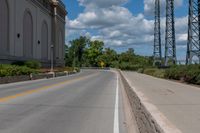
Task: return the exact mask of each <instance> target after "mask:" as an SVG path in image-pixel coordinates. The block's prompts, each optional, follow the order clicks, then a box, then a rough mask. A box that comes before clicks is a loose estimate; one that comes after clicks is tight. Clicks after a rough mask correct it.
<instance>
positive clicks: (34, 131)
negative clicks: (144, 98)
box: [0, 70, 126, 133]
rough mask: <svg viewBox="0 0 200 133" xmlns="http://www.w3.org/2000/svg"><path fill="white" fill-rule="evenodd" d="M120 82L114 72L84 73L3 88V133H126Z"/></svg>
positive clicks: (0, 132) (0, 118) (0, 113)
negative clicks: (119, 88) (118, 89)
mask: <svg viewBox="0 0 200 133" xmlns="http://www.w3.org/2000/svg"><path fill="white" fill-rule="evenodd" d="M117 83H118V81H117V74H116V73H114V72H111V71H100V70H99V71H98V70H83V71H82V72H81V73H80V74H76V75H73V76H69V77H61V78H56V79H45V80H37V81H28V82H21V83H13V84H7V85H0V133H126V129H125V125H124V124H123V122H124V115H123V109H122V98H121V93H120V91H118V92H119V94H118V95H116V94H117V87H118V85H117ZM116 99H118V100H117V101H116ZM116 106H117V108H116Z"/></svg>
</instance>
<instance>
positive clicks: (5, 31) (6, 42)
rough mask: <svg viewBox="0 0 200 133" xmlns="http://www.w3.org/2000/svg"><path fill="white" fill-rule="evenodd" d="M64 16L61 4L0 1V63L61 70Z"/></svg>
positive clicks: (46, 0) (49, 0) (53, 1)
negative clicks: (29, 62)
mask: <svg viewBox="0 0 200 133" xmlns="http://www.w3.org/2000/svg"><path fill="white" fill-rule="evenodd" d="M66 15H67V12H66V9H65V5H64V4H63V3H62V1H61V0H0V63H12V62H16V61H27V60H38V61H40V62H41V63H42V64H43V65H44V66H48V65H50V62H51V58H52V57H53V59H54V64H55V65H57V66H63V65H64V45H65V44H64V42H65V17H66Z"/></svg>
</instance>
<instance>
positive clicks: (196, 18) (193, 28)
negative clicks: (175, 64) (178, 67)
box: [186, 0, 200, 64]
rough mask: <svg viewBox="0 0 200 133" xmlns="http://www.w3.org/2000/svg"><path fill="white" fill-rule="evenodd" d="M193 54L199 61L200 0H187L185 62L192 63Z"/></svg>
mask: <svg viewBox="0 0 200 133" xmlns="http://www.w3.org/2000/svg"><path fill="white" fill-rule="evenodd" d="M194 56H196V57H198V58H199V63H200V0H189V17H188V42H187V56H186V64H192V61H193V57H194Z"/></svg>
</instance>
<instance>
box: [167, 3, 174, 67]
mask: <svg viewBox="0 0 200 133" xmlns="http://www.w3.org/2000/svg"><path fill="white" fill-rule="evenodd" d="M169 61H172V63H173V64H176V41H175V27H174V0H166V33H165V66H168V65H169Z"/></svg>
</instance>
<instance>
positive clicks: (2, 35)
mask: <svg viewBox="0 0 200 133" xmlns="http://www.w3.org/2000/svg"><path fill="white" fill-rule="evenodd" d="M8 51H9V9H8V3H7V1H6V0H0V55H6V54H8Z"/></svg>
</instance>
